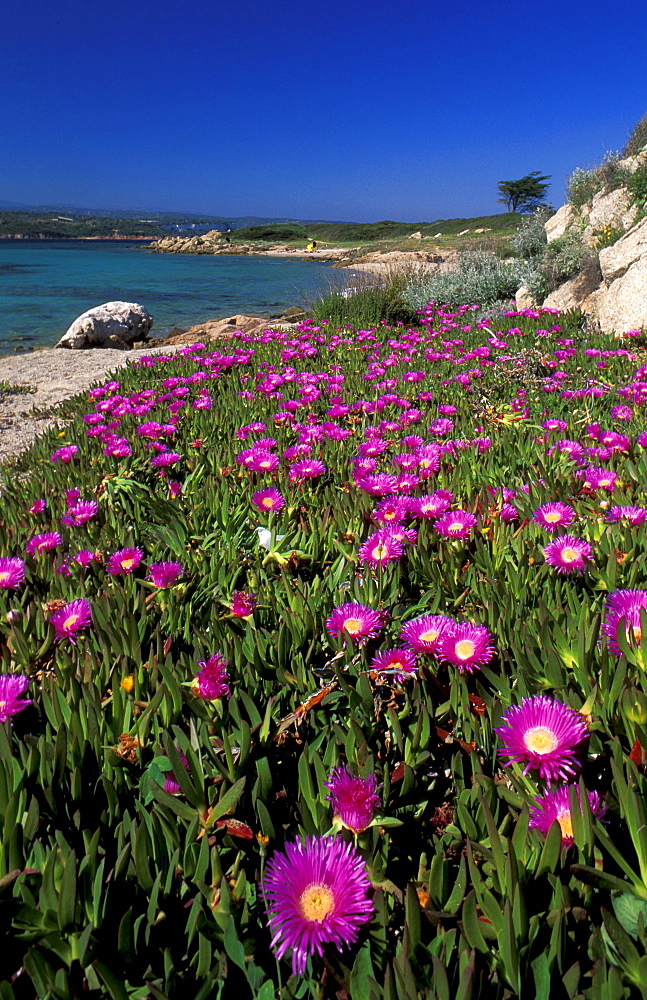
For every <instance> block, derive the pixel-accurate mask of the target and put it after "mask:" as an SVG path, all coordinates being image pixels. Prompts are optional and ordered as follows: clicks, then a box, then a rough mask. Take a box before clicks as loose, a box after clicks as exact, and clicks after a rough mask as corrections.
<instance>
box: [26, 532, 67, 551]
mask: <svg viewBox="0 0 647 1000" xmlns="http://www.w3.org/2000/svg"><path fill="white" fill-rule="evenodd" d="M62 541H63V539H62V538H61V536H60V535H59V533H58V531H45V532H43V533H42V534H41V535H34V536H33V538H30V539H29V541H28V542H27V544H26V545H25V552H27V553H29V555H30V556H31V555H33V556H37V555H40V553H41V552H47V551H49V549H55V548H56V546H57V545H60V544H61V542H62Z"/></svg>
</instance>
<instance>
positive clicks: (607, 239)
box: [593, 222, 625, 250]
mask: <svg viewBox="0 0 647 1000" xmlns="http://www.w3.org/2000/svg"><path fill="white" fill-rule="evenodd" d="M624 232H625V231H624V229H623V228H622V226H614V225H613V224H612V223H611V222H608V223H607V224H606V225H605V226H602V227H601V228H600V229H595V230H594V232H593V240H594V244H595V248H596V250H604V249H605V247H612V246H613V245H614V243H617V242H618V240H619V239H620V237H621V236H624Z"/></svg>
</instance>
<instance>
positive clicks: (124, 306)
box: [56, 301, 153, 350]
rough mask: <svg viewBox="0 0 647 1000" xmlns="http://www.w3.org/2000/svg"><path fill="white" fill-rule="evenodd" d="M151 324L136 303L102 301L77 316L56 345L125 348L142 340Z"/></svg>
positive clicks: (144, 312) (150, 317)
mask: <svg viewBox="0 0 647 1000" xmlns="http://www.w3.org/2000/svg"><path fill="white" fill-rule="evenodd" d="M152 325H153V317H152V316H151V314H150V313H149V312H148V310H147V309H145V308H144V306H142V305H140V304H139V303H138V302H119V301H117V302H105V303H104V304H103V305H101V306H95V307H94V308H93V309H88V310H87V312H84V313H82V314H81V315H80V316H79V317H77V319H75V320H74V322H73V323H72V325H71V327H70V328H69V329H68V331H67V332H66V333H65V334H63V336H62V337H61V339H60V340H59V342H58V344H56V347H67V348H71V349H72V350H82V349H84V348H88V347H109V348H117V349H119V350H129V349H130V348H131V347H132V345H133V343H134V342H135V341H137V340H138V341H141V340H146V338H147V337H148V333H149V331H150V329H151V327H152Z"/></svg>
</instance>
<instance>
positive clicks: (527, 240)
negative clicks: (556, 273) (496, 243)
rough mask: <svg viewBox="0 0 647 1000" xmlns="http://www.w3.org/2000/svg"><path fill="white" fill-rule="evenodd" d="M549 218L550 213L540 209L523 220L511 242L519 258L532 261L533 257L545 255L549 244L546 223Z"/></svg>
mask: <svg viewBox="0 0 647 1000" xmlns="http://www.w3.org/2000/svg"><path fill="white" fill-rule="evenodd" d="M549 217H550V213H549V212H546V211H545V210H541V209H540V210H539V211H538V212H534V213H533V215H529V216H528V217H527V218H525V219H524V220H523V222H522V223H521V225H520V226H519V228H518V229H517V231H516V233H515V234H514V236H513V237H512V239H511V240H510V243H511V245H512V249H513V250H514V252H515V254H516V256H517V257H521V258H522V259H523V260H530V258H531V257H537V256H538V255H539V254H542V253H543V251H544V248H545V246H546V243H547V239H546V229H545V227H544V223H545V222H546V219H548V218H549Z"/></svg>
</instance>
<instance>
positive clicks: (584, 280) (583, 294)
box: [544, 257, 602, 312]
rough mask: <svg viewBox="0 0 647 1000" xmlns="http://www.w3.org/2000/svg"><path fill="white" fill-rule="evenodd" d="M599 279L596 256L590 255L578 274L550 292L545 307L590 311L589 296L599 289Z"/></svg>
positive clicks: (598, 266)
mask: <svg viewBox="0 0 647 1000" xmlns="http://www.w3.org/2000/svg"><path fill="white" fill-rule="evenodd" d="M601 280H602V275H601V273H600V264H599V262H598V258H597V257H592V258H591V259H590V260H589V261H587V263H586V265H585V267H584V268H583V270H582V271H580V273H579V274H577V275H576V276H575V277H574V278H569V280H568V281H565V282H564V283H563V284H562V285H560V286H559V288H556V289H555V291H554V292H551V293H550V295H549V296H548V298H547V299H545V301H544V306H545V307H546V308H547V309H560V310H563V311H564V312H566V311H567V310H568V309H583V310H584V312H590V309H589V308H588V300H589V297H590V296H591V295H592V294H593V293H594V292H596V291H597V290H598V289H599V287H600V282H601Z"/></svg>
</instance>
